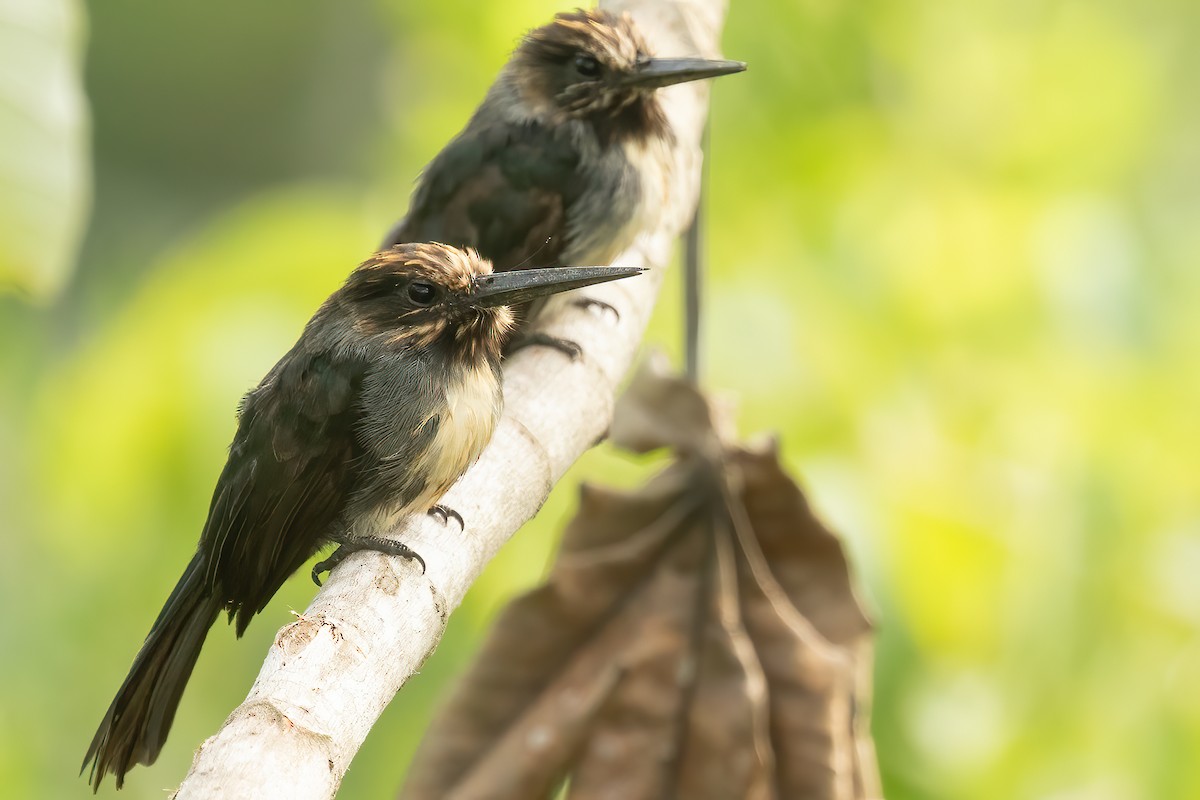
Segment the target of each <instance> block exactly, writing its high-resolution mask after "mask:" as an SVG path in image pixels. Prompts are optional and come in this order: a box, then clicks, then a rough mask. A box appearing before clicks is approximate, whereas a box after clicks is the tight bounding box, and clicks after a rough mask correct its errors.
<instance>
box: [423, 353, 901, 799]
mask: <svg viewBox="0 0 1200 800" xmlns="http://www.w3.org/2000/svg"><path fill="white" fill-rule="evenodd" d="M670 384H674V385H670ZM631 392H632V396H631V398H629V399H627V401H626V402H625V403H623V406H622V412H621V415H622V417H624V418H625V420H626V422H625V423H622V424H624V425H625V427H624V428H622V431H623V432H622V436H621V439H622V441H624V442H626V443H641V444H642V445H645V444H647V443H652V442H654V441H658V442H659V443H660V444H659V445H656V446H663V445H666V446H670V447H672V448H674V449H676V451H677V452H678V453H679V454H680V456H679V460H678V461H677V462H676V463H675V464H674V465H672V466H671V467H669V468H668V469H667V470H665V471H664V472H663V473H661V474H660V475H659V476H658V477H656V478H655V479H654V480H652V481H651V482H650V483H649V484H647V485H646V486H645V487H643V488H642V489H641V490H640V491H639V492H636V493H633V494H625V493H619V492H613V491H608V490H603V489H596V488H589V487H585V488H584V490H583V491H582V493H581V502H580V510H579V513H578V514H577V516H576V517H575V519H574V520H572V522H571V523H570V525H569V526H568V529H567V531H566V535H565V537H564V541H563V548H562V553H561V554H560V556H559V558H558V560H557V562H556V563H555V565H554V568H553V570H552V572H551V574H550V576H549V579H548V580H547V582H546V584H545V585H544V586H542V587H541V588H539V589H537V590H535V591H533V592H531V593H530V594H528V595H526V596H524V597H522V598H520V599H518V600H517V601H516V602H514V603H513V604H511V605H510V606H509V607H508V608H507V609H506V610H505V611H504V612H503V614H502V615H501V617H500V618H499V620H498V621H497V623H496V625H495V626H494V628H493V630H492V633H491V636H490V637H489V640H488V641H487V643H486V644H485V646H484V648H483V651H482V652H481V653H480V656H479V658H478V659H477V661H476V663H475V664H474V666H473V667H472V668H471V670H470V672H469V673H468V675H467V676H466V678H465V679H464V680H463V681H462V683H461V684H460V685H459V687H458V689H457V691H456V693H455V695H454V696H453V698H452V699H451V701H450V703H449V704H448V706H447V707H446V708H445V709H444V710H443V712H442V714H441V715H440V716H439V718H438V719H437V720H436V721H435V723H434V725H433V726H432V727H431V728H430V730H429V731H428V733H427V735H426V739H425V741H424V742H423V744H422V746H421V749H420V751H419V752H418V754H417V758H416V760H415V762H414V764H413V767H412V769H411V771H410V775H409V780H408V783H407V785H406V786H405V788H404V790H403V793H402V797H403V798H407V799H408V800H425V798H452V799H453V800H462V799H463V798H472V799H474V798H496V799H501V798H513V799H514V800H515V799H516V798H521V799H522V800H525V799H527V798H547V797H550V796H552V795H553V793H554V792H555V790H556V789H557V788H558V787H559V786H560V785H561V784H562V782H563V781H564V780H569V787H568V789H567V797H568V798H571V800H595V799H596V798H609V797H612V798H622V800H626V799H629V800H637V798H672V797H678V798H689V799H691V798H695V799H696V800H729V799H730V798H753V800H760V799H762V800H766V799H767V798H793V797H804V798H813V799H814V800H826V799H828V800H842V799H843V798H845V799H847V800H851V799H853V800H858V799H859V798H871V797H878V796H879V789H878V782H877V779H876V775H875V763H874V756H873V752H872V750H871V745H870V738H869V736H868V734H867V732H866V713H867V692H866V688H867V686H866V684H865V683H863V682H862V681H860V678H861V676H867V675H869V667H870V624H869V622H868V620H867V618H866V617H865V615H864V614H863V612H862V610H861V608H860V606H859V604H858V603H857V601H856V599H855V597H854V593H853V589H852V586H851V580H850V575H849V569H848V565H847V563H846V558H845V555H844V553H843V551H842V548H841V545H840V544H839V542H838V540H837V538H836V537H834V536H833V534H831V533H830V532H829V531H828V530H827V529H826V528H825V527H824V526H823V525H822V524H821V523H820V522H819V521H818V520H817V519H816V518H815V516H814V515H813V514H812V512H811V510H810V509H809V507H808V504H807V503H806V501H805V499H804V497H803V495H802V493H801V492H800V489H799V488H798V487H797V486H796V484H795V483H794V482H793V481H792V480H791V479H790V478H789V477H788V476H787V475H786V474H785V473H784V471H783V469H782V467H781V466H780V464H779V459H778V454H777V452H776V450H775V448H774V446H770V447H767V448H765V449H759V450H751V449H747V448H743V447H736V446H719V445H717V444H716V443H717V442H718V440H719V438H718V437H717V435H716V433H715V432H714V431H713V429H712V423H711V419H712V417H713V416H714V415H712V414H711V412H710V411H709V410H708V405H707V402H706V401H705V399H704V397H703V396H702V395H700V394H699V393H698V392H696V391H695V390H694V389H692V388H691V387H689V386H687V385H686V384H683V383H682V382H679V381H675V380H673V379H666V378H664V377H663V376H662V375H661V374H658V375H654V374H652V373H643V375H642V376H641V377H639V379H638V380H637V381H635V384H634V387H633V388H632V389H631ZM631 414H632V415H633V416H632V417H631V416H630V415H631ZM704 419H707V420H708V421H707V422H702V420H704ZM630 420H632V422H630ZM617 427H619V426H614V428H617ZM659 434H661V435H659ZM656 436H657V438H656Z"/></svg>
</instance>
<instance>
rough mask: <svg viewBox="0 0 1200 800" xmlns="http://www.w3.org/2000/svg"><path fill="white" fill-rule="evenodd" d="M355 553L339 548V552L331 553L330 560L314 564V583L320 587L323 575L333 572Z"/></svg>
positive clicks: (343, 547)
mask: <svg viewBox="0 0 1200 800" xmlns="http://www.w3.org/2000/svg"><path fill="white" fill-rule="evenodd" d="M353 552H354V551H353V550H350V549H347V548H346V547H345V546H344V545H343V546H342V547H339V548H338V549H337V550H334V551H333V552H332V553H330V554H329V558H327V559H325V560H324V561H318V562H317V563H316V564H314V565H313V569H312V579H313V583H315V584H316V585H317V586H320V585H321V573H322V572H332V571H333V568H334V567H336V566H337V565H338V564H340V563H342V562H343V561H345V560H346V556H348V555H350V554H351V553H353Z"/></svg>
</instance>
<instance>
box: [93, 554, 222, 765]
mask: <svg viewBox="0 0 1200 800" xmlns="http://www.w3.org/2000/svg"><path fill="white" fill-rule="evenodd" d="M204 563H205V560H204V558H203V557H202V556H201V554H200V553H197V554H196V556H195V557H194V558H193V559H192V562H191V563H190V564H188V568H187V569H186V570H185V571H184V573H183V577H181V578H180V579H179V583H177V584H175V589H174V591H172V592H171V596H170V597H168V598H167V602H166V605H164V606H163V609H162V611H160V612H159V613H158V619H156V620H155V621H154V626H153V627H152V628H150V633H149V635H148V636H146V642H145V644H143V645H142V649H141V650H140V651H139V652H138V654H137V658H135V659H134V660H133V666H132V667H130V669H129V675H127V676H126V678H125V682H124V683H123V684H121V688H120V689H119V690H118V691H117V696H116V697H115V698H113V701H112V705H111V706H109V707H108V713H107V714H105V715H104V719H103V720H102V721H101V722H100V728H99V729H98V730H97V731H96V736H95V737H94V738H93V739H92V744H91V746H89V747H88V751H87V755H86V756H84V758H83V767H82V768H81V769H80V772H81V773H82V772H83V770H85V769H87V766H88V762H92V771H91V774H90V776H89V778H88V779H89V780H90V781H91V783H92V787H93V789H99V788H100V783H101V781H103V780H104V775H105V773H108V772H111V773H113V774H114V775H116V776H117V788H118V789H120V788H121V785H122V784H123V783H124V782H125V773H126V772H128V771H129V770H130V769H131V768H132V767H133V765H134V764H153V763H154V759H156V758H158V753H159V751H160V750H162V746H163V742H165V741H166V739H167V732H168V731H169V730H170V729H171V722H172V720H174V719H175V709H177V708H178V707H179V699H180V697H182V696H183V687H184V686H186V685H187V681H188V678H189V677H190V676H191V674H192V667H194V666H195V665H196V658H197V657H198V656H199V655H200V648H201V647H202V646H203V645H204V637H205V636H207V635H208V629H209V628H210V627H212V624H213V622H215V621H216V619H217V614H218V613H219V612H220V610H221V602H220V600H218V599H217V598H214V597H213V596H212V593H211V592H210V591H209V590H208V588H207V587H206V586H205V581H204Z"/></svg>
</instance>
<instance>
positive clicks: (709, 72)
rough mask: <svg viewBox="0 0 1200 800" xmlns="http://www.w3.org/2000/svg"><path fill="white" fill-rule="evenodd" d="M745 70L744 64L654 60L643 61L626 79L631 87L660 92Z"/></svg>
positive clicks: (680, 59)
mask: <svg viewBox="0 0 1200 800" xmlns="http://www.w3.org/2000/svg"><path fill="white" fill-rule="evenodd" d="M745 69H746V62H745V61H721V60H717V59H708V58H651V59H647V60H646V61H642V62H641V63H639V64H638V65H637V67H636V68H635V69H634V71H633V72H631V73H629V75H628V76H626V78H625V83H626V84H627V85H629V86H637V87H639V88H643V89H660V88H662V87H663V86H670V85H671V84H673V83H686V82H687V81H698V80H701V79H702V78H716V77H719V76H721V75H732V74H733V73H735V72H743V71H745Z"/></svg>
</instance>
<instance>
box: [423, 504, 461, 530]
mask: <svg viewBox="0 0 1200 800" xmlns="http://www.w3.org/2000/svg"><path fill="white" fill-rule="evenodd" d="M429 516H431V517H437V518H438V519H440V520H441V521H442V524H443V525H446V524H448V523H449V522H450V520H451V519H454V520H457V521H458V527H460V528H462V529H463V530H466V529H467V526H466V524H465V523H464V522H463V518H462V514H459V513H458V512H457V511H455V510H454V509H453V508H450V507H449V506H444V505H442V504H441V503H438V504H437V505H436V506H434V507H433V508H431V509H429Z"/></svg>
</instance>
